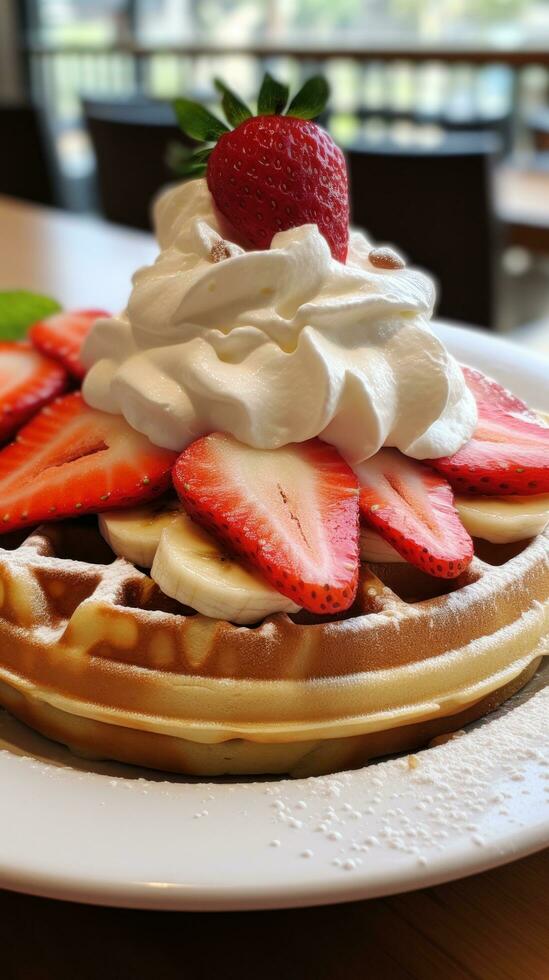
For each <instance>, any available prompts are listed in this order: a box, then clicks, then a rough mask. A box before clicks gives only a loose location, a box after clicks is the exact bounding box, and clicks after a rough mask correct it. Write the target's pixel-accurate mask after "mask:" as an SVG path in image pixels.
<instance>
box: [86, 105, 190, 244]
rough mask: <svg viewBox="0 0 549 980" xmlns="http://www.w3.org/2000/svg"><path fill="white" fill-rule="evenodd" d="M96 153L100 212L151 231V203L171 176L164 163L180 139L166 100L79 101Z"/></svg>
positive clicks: (113, 219)
mask: <svg viewBox="0 0 549 980" xmlns="http://www.w3.org/2000/svg"><path fill="white" fill-rule="evenodd" d="M82 104H83V109H84V116H85V119H86V125H87V128H88V132H89V134H90V138H91V141H92V144H93V149H94V151H95V158H96V164H97V179H98V191H99V199H100V205H101V210H102V212H103V214H104V216H105V217H106V218H108V219H109V221H115V222H117V223H119V224H123V225H130V226H131V227H133V228H144V229H147V230H148V229H150V227H151V215H150V207H151V201H152V199H153V198H154V196H155V194H156V193H157V191H158V190H159V189H160V188H161V187H162V186H164V185H165V184H167V183H168V182H169V181H170V180H173V179H174V177H173V174H172V173H171V172H170V169H169V167H168V164H167V162H166V157H167V152H168V147H169V145H170V144H171V143H173V142H179V143H185V142H186V140H185V137H184V136H183V134H182V132H181V130H180V129H179V128H178V126H177V125H176V122H175V117H174V114H173V111H172V109H171V106H169V105H168V104H167V103H162V102H152V101H140V100H132V101H129V102H102V101H99V100H92V99H84V100H83V103H82Z"/></svg>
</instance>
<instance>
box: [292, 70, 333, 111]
mask: <svg viewBox="0 0 549 980" xmlns="http://www.w3.org/2000/svg"><path fill="white" fill-rule="evenodd" d="M329 95H330V88H329V85H328V82H327V81H326V79H325V78H324V77H323V76H322V75H314V76H313V77H312V78H309V79H308V81H306V82H305V85H304V86H303V88H301V89H300V90H299V92H298V93H297V95H294V97H293V99H292V101H291V102H290V105H289V107H288V112H287V115H288V116H297V117H298V118H299V119H314V118H315V116H319V115H320V113H321V112H322V111H323V110H324V109H325V108H326V103H327V101H328V98H329Z"/></svg>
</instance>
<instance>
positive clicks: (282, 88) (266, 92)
mask: <svg viewBox="0 0 549 980" xmlns="http://www.w3.org/2000/svg"><path fill="white" fill-rule="evenodd" d="M289 92H290V90H289V88H288V86H287V85H282V84H281V83H280V82H277V81H276V79H275V78H273V77H272V75H269V72H266V74H265V77H264V78H263V81H262V83H261V88H260V90H259V95H258V98H257V114H258V116H276V115H280V113H282V112H284V109H285V108H286V103H287V102H288V95H289Z"/></svg>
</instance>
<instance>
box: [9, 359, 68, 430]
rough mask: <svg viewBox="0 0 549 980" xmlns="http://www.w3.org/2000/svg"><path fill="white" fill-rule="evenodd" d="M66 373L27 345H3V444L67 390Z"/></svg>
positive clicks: (54, 362)
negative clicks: (40, 410)
mask: <svg viewBox="0 0 549 980" xmlns="http://www.w3.org/2000/svg"><path fill="white" fill-rule="evenodd" d="M67 382H68V377H67V372H66V371H65V370H64V368H62V367H61V365H60V364H57V362H56V361H51V360H50V359H49V357H44V356H43V355H42V354H40V353H39V352H38V351H37V350H35V349H34V347H32V345H31V344H27V343H14V342H9V341H6V342H5V343H0V442H6V440H7V439H10V438H11V437H12V436H13V434H14V433H15V432H17V429H19V428H20V427H21V426H22V425H24V423H25V422H27V421H28V419H30V418H31V416H32V415H34V414H35V413H36V412H38V411H39V409H41V408H42V406H43V405H46V404H47V403H48V402H49V401H51V400H52V398H55V397H56V395H60V394H61V392H62V391H64V390H65V388H66V387H67Z"/></svg>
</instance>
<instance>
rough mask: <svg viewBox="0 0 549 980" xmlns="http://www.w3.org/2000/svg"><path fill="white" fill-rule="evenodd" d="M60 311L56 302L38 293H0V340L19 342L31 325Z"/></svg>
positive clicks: (15, 291)
mask: <svg viewBox="0 0 549 980" xmlns="http://www.w3.org/2000/svg"><path fill="white" fill-rule="evenodd" d="M60 309H61V306H60V304H59V303H58V302H57V300H55V299H51V298H50V297H49V296H41V295H40V294H39V293H29V292H26V291H25V290H10V291H9V292H0V340H20V339H21V338H22V337H24V336H25V334H26V332H27V330H28V328H29V327H30V326H31V325H32V324H33V323H36V321H37V320H42V319H44V317H46V316H51V314H52V313H57V312H58V311H59V310H60Z"/></svg>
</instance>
